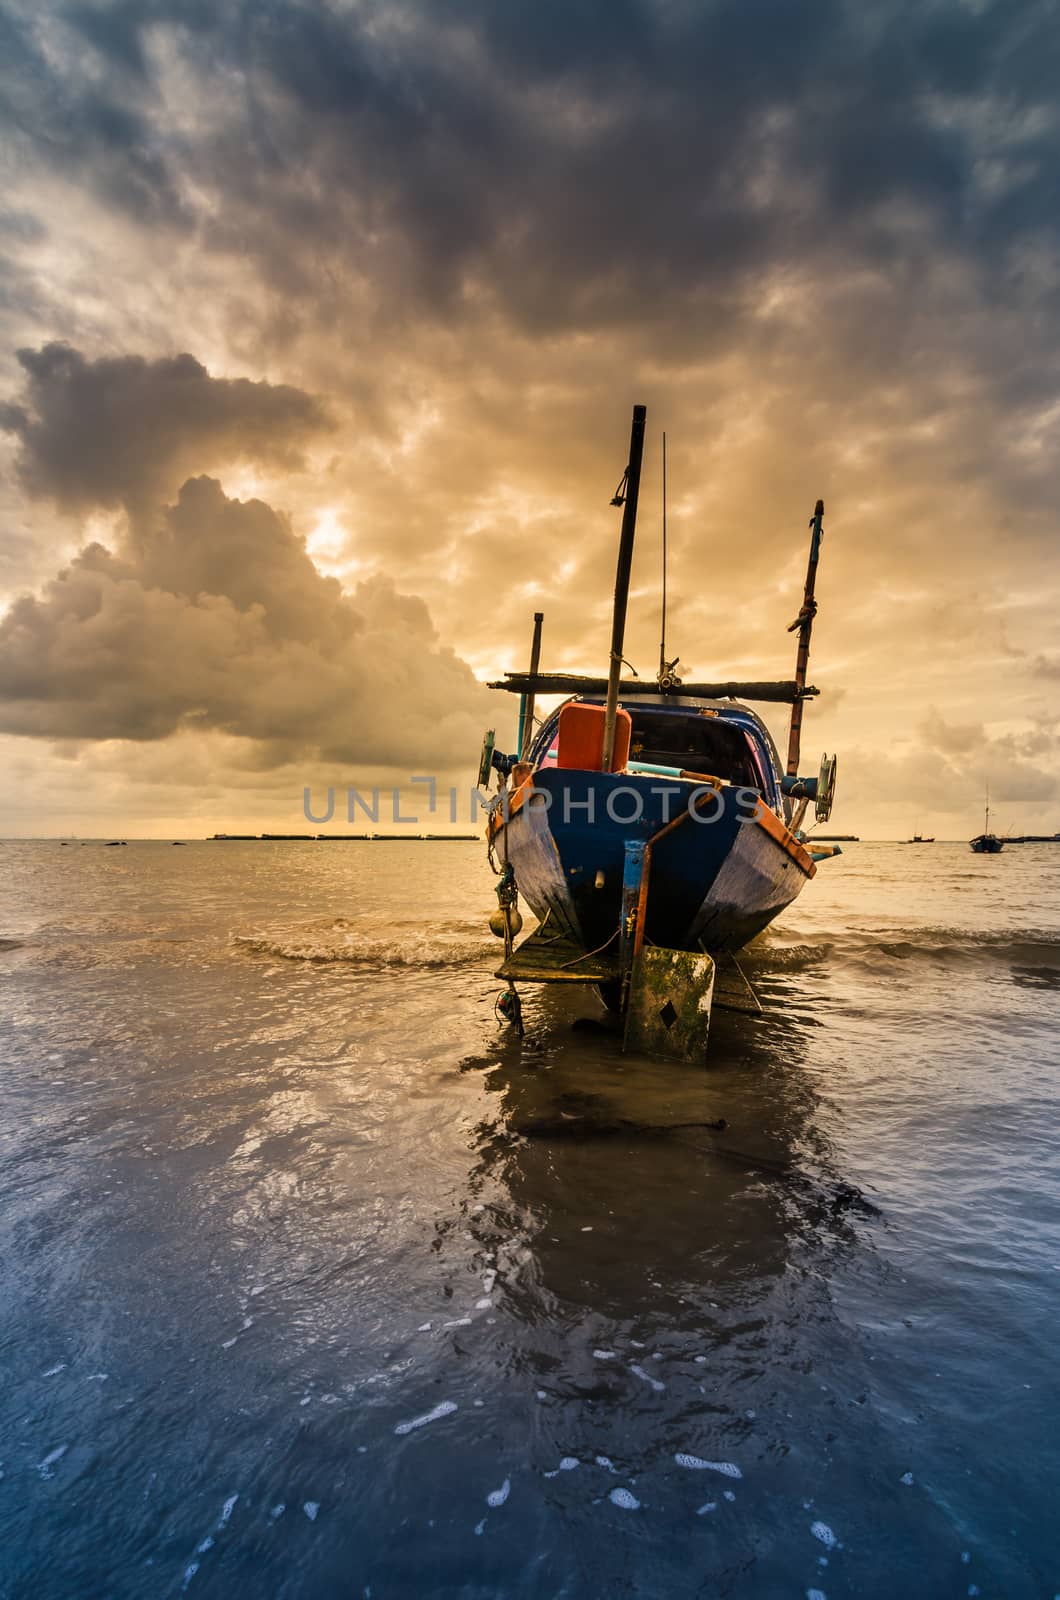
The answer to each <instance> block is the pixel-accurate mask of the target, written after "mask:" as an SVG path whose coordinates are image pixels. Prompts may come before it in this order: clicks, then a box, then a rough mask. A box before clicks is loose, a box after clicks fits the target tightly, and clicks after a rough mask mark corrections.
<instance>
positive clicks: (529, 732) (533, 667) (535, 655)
mask: <svg viewBox="0 0 1060 1600" xmlns="http://www.w3.org/2000/svg"><path fill="white" fill-rule="evenodd" d="M544 620H545V614H544V612H543V611H535V612H534V636H533V639H532V641H531V644H530V676H531V678H536V677H537V669H538V667H539V666H540V665H541V624H542V623H543V622H544ZM533 738H534V691H533V689H528V690H527V691H526V693H525V694H524V695H523V701H522V705H521V706H520V707H519V760H520V761H522V760H524V759H525V757H526V753H527V751H528V750H529V748H530V746H531V744H532V743H533Z"/></svg>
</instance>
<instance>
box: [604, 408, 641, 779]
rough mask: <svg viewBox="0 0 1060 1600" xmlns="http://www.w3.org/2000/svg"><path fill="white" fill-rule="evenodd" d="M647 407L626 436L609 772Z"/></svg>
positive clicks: (637, 411)
mask: <svg viewBox="0 0 1060 1600" xmlns="http://www.w3.org/2000/svg"><path fill="white" fill-rule="evenodd" d="M647 415H648V408H647V406H634V407H633V427H632V429H631V431H630V436H629V466H628V467H627V469H626V498H625V504H624V506H623V508H622V533H621V536H620V538H619V541H618V571H617V572H616V574H615V610H614V615H613V618H612V622H611V661H610V667H609V671H608V675H607V705H606V708H605V711H604V749H603V770H604V771H605V772H610V771H611V763H612V761H613V759H614V754H615V720H616V716H617V713H618V685H619V679H620V678H621V676H622V646H623V644H624V642H625V637H626V603H627V601H628V600H629V575H630V571H631V569H632V566H633V536H634V534H635V533H636V531H637V498H638V496H639V494H640V465H641V460H642V458H643V456H644V422H645V419H646V417H647Z"/></svg>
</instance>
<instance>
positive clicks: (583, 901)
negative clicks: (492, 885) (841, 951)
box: [491, 769, 816, 955]
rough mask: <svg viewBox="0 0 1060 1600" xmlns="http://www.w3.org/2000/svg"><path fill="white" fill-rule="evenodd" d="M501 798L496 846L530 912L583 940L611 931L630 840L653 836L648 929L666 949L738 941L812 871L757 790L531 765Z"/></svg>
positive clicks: (593, 941) (710, 948)
mask: <svg viewBox="0 0 1060 1600" xmlns="http://www.w3.org/2000/svg"><path fill="white" fill-rule="evenodd" d="M696 796H698V801H697V803H696V805H695V807H694V808H693V809H690V808H689V801H690V799H692V798H694V797H696ZM506 809H507V821H505V819H504V815H503V814H502V812H501V811H500V810H498V811H497V812H496V813H495V814H494V817H493V819H492V822H491V835H492V842H493V849H494V853H495V855H496V856H497V858H498V859H502V860H503V859H505V858H507V859H508V860H510V862H511V864H512V867H513V868H514V871H515V878H516V882H517V884H518V887H519V892H520V894H521V895H522V897H523V899H524V900H525V901H526V903H527V905H529V907H530V908H531V910H532V911H533V912H534V913H535V915H536V916H537V917H538V918H539V919H541V920H542V921H544V920H545V919H546V918H548V919H549V925H550V927H552V928H553V929H554V930H555V932H557V933H559V934H562V935H563V937H564V938H566V939H569V940H571V941H572V942H574V943H575V944H577V945H578V946H580V947H581V948H582V949H585V950H595V949H597V948H599V947H601V946H604V945H606V944H607V943H609V942H610V941H611V940H613V939H615V937H616V935H617V932H618V929H619V925H620V921H621V906H622V876H623V864H624V858H625V850H626V842H627V840H642V841H645V842H649V841H651V840H653V839H655V840H656V842H655V843H654V844H653V845H652V856H651V876H650V891H649V893H648V898H647V905H646V911H645V916H646V920H645V936H646V938H647V940H648V941H649V943H651V944H654V945H661V946H665V947H667V948H669V949H674V950H705V951H706V952H707V953H709V954H711V955H716V954H719V953H721V952H722V951H727V950H728V951H732V950H738V949H739V948H740V947H741V946H742V945H744V944H746V943H747V942H748V940H749V939H753V938H754V936H755V935H756V934H757V933H760V932H761V931H762V929H763V928H765V927H766V926H767V925H768V924H769V923H770V922H772V920H773V918H774V917H775V916H777V915H778V913H779V912H781V911H783V909H784V908H785V906H788V905H790V904H791V902H792V901H793V900H794V899H795V897H796V896H797V895H798V894H799V893H800V891H801V890H802V888H803V886H804V885H805V884H806V882H807V880H808V879H809V878H811V877H813V875H814V873H815V871H816V866H815V864H814V861H813V859H812V857H811V856H810V855H809V853H808V852H807V851H806V850H805V849H804V848H803V846H802V845H801V844H800V843H799V841H798V840H797V839H796V838H795V836H794V835H793V834H792V833H791V832H790V831H789V830H788V829H787V828H786V827H785V825H784V823H783V822H782V821H781V820H780V818H779V817H778V816H777V815H776V813H775V812H773V811H772V810H770V808H769V807H768V806H767V805H766V804H765V803H764V801H763V800H762V799H761V797H760V796H759V795H757V794H756V793H755V792H754V791H753V790H748V789H743V788H736V787H732V786H729V785H722V786H721V787H720V788H719V789H717V790H716V791H714V792H713V793H711V792H710V791H707V790H704V789H702V788H700V789H697V788H696V786H695V785H692V784H683V785H677V784H674V783H667V782H666V780H664V779H660V778H657V777H652V776H650V775H640V774H630V773H603V772H585V771H579V770H571V769H563V770H556V769H552V770H548V769H539V770H538V771H536V772H535V773H534V774H533V777H532V779H528V780H527V781H526V782H525V783H523V784H522V785H521V786H520V788H518V789H517V790H516V791H515V792H514V794H512V795H511V797H510V799H509V802H508V806H507V808H506ZM678 818H680V819H681V820H680V821H678V822H676V826H669V827H668V825H669V824H674V823H675V820H676V819H678ZM664 829H665V830H667V831H666V832H663V830H664Z"/></svg>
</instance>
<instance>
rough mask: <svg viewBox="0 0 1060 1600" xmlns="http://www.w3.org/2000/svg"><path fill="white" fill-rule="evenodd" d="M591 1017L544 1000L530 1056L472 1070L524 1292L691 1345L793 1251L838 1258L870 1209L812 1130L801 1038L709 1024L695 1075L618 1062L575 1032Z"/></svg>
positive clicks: (691, 1069) (798, 1028) (512, 1054)
mask: <svg viewBox="0 0 1060 1600" xmlns="http://www.w3.org/2000/svg"><path fill="white" fill-rule="evenodd" d="M593 1009H594V1005H593V1002H592V1001H591V1000H585V999H581V1000H579V999H578V998H575V997H571V996H570V995H568V994H555V993H548V992H546V993H545V994H544V995H543V997H542V998H541V999H540V1000H539V1001H538V1002H537V1005H536V1008H535V1010H534V1012H533V1014H532V1021H531V1030H530V1031H531V1044H532V1045H534V1044H536V1045H538V1046H539V1048H536V1049H534V1048H531V1049H529V1050H527V1049H522V1050H521V1049H520V1048H519V1047H518V1046H517V1045H516V1044H514V1043H509V1044H508V1045H507V1046H505V1047H502V1049H501V1050H500V1051H499V1053H498V1055H497V1056H496V1057H495V1058H493V1060H492V1061H491V1060H490V1059H489V1058H484V1059H478V1060H475V1059H472V1060H469V1061H467V1062H466V1063H465V1070H482V1071H483V1072H484V1074H485V1083H486V1086H487V1088H488V1089H489V1091H490V1093H491V1095H493V1096H494V1097H495V1104H496V1115H495V1116H494V1117H493V1118H492V1119H490V1120H488V1121H485V1122H483V1123H482V1124H481V1125H480V1127H479V1128H478V1130H477V1147H478V1156H479V1170H480V1174H481V1175H483V1176H485V1175H487V1174H488V1175H489V1176H491V1177H493V1178H500V1179H501V1180H502V1181H503V1184H504V1186H505V1188H506V1190H507V1192H508V1194H509V1195H510V1198H511V1203H512V1207H513V1210H514V1211H515V1212H516V1213H517V1214H518V1215H519V1216H520V1218H521V1219H522V1226H523V1232H524V1237H525V1239H526V1242H527V1243H528V1244H529V1246H530V1247H531V1249H532V1252H533V1256H534V1262H535V1271H534V1274H533V1288H532V1291H531V1292H532V1293H534V1294H542V1293H545V1294H548V1295H549V1296H551V1297H554V1298H555V1299H556V1300H557V1301H560V1302H564V1303H566V1304H568V1305H571V1306H589V1307H591V1308H592V1309H593V1310H594V1312H595V1313H597V1314H606V1315H608V1316H611V1317H614V1318H616V1319H624V1320H626V1321H635V1320H636V1319H637V1318H640V1317H644V1316H649V1315H650V1316H651V1317H655V1318H657V1317H659V1316H662V1315H665V1316H666V1317H667V1318H672V1317H674V1316H676V1317H677V1318H678V1322H679V1324H680V1325H687V1326H688V1327H689V1329H692V1328H695V1330H696V1332H697V1333H699V1332H702V1328H703V1320H702V1319H703V1318H704V1317H705V1318H706V1320H707V1322H708V1323H709V1321H710V1320H711V1318H710V1314H711V1312H713V1311H717V1309H718V1308H719V1307H724V1306H726V1305H728V1304H730V1303H735V1302H737V1301H738V1302H739V1303H741V1304H744V1305H746V1304H747V1303H748V1301H749V1300H751V1299H753V1297H754V1295H755V1294H756V1293H758V1292H762V1291H764V1289H765V1287H766V1286H767V1285H768V1283H769V1282H770V1281H771V1280H773V1279H776V1278H777V1277H779V1276H780V1275H781V1274H783V1272H784V1271H785V1269H786V1268H787V1266H788V1265H789V1263H790V1259H791V1255H792V1251H793V1248H794V1246H795V1245H796V1244H797V1243H798V1244H801V1245H803V1246H806V1245H807V1244H810V1243H812V1245H813V1247H814V1248H815V1249H816V1250H818V1251H820V1250H822V1249H825V1248H828V1247H830V1246H832V1245H834V1244H836V1243H841V1242H843V1241H844V1240H847V1239H848V1237H849V1229H848V1223H847V1218H848V1216H849V1214H850V1212H851V1211H852V1210H853V1211H855V1212H861V1213H862V1214H867V1213H868V1212H869V1211H871V1206H870V1203H869V1202H868V1201H867V1200H865V1199H864V1197H862V1196H861V1195H860V1194H859V1193H858V1191H857V1190H856V1189H855V1188H854V1187H853V1186H852V1185H850V1184H848V1183H846V1182H845V1181H844V1180H843V1179H842V1177H841V1175H840V1174H839V1172H838V1171H837V1169H836V1166H835V1163H834V1159H833V1157H832V1155H831V1152H830V1151H829V1149H828V1148H827V1144H826V1141H825V1140H824V1138H823V1136H822V1135H821V1133H820V1131H819V1129H818V1128H817V1126H816V1124H815V1120H814V1110H815V1106H816V1101H817V1094H816V1089H815V1087H814V1086H813V1083H812V1081H811V1080H810V1079H809V1078H808V1077H807V1075H806V1074H805V1073H804V1072H803V1071H802V1070H801V1057H802V1050H803V1031H804V1026H805V1025H804V1024H803V1023H801V1022H799V1021H798V1020H792V1019H791V1018H790V1017H785V1018H784V1019H783V1020H782V1022H778V1021H776V1020H772V1019H770V1018H769V1017H758V1016H754V1017H751V1016H747V1015H742V1014H739V1013H732V1014H728V1015H725V1016H719V1018H718V1019H717V1020H716V1023H715V1030H714V1037H713V1039H712V1050H711V1057H710V1062H709V1065H707V1066H705V1067H703V1066H688V1065H675V1064H674V1063H670V1062H665V1063H663V1062H658V1061H652V1060H648V1059H640V1058H635V1057H624V1056H623V1055H622V1052H621V1049H620V1041H619V1039H618V1037H617V1036H615V1035H612V1034H610V1033H608V1032H606V1031H601V1032H600V1033H597V1032H595V1031H591V1032H585V1031H582V1030H581V1029H579V1028H578V1027H577V1026H576V1023H577V1021H578V1020H579V1019H580V1017H582V1016H584V1015H585V1014H586V1013H587V1012H592V1011H593ZM509 1289H510V1291H511V1292H517V1290H516V1289H515V1286H512V1285H509Z"/></svg>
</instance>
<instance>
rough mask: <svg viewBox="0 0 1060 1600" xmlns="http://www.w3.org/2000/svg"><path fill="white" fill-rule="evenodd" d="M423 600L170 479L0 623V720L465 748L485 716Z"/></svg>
mask: <svg viewBox="0 0 1060 1600" xmlns="http://www.w3.org/2000/svg"><path fill="white" fill-rule="evenodd" d="M485 698H486V697H485V693H484V691H483V690H482V688H481V686H480V685H479V684H477V683H476V681H475V679H474V677H473V675H472V673H471V671H470V669H469V668H468V667H467V666H466V665H465V664H464V663H463V662H462V661H460V660H459V659H458V657H457V656H456V655H455V654H454V653H453V652H452V651H451V650H449V649H447V648H445V647H444V646H442V645H441V644H440V643H439V641H438V638H437V635H436V633H435V630H434V627H433V625H432V623H431V619H430V615H429V613H428V611H427V608H426V606H425V605H424V604H423V602H422V601H420V600H418V599H416V598H414V597H410V596H407V595H401V594H399V593H398V592H397V591H396V590H395V588H394V586H393V584H392V583H391V582H390V581H389V580H387V579H385V578H374V579H371V580H369V581H366V582H364V583H362V584H360V585H358V586H357V588H356V589H355V590H354V591H353V593H352V594H346V593H344V591H343V590H342V588H341V587H340V585H339V584H338V583H337V582H336V581H335V580H334V579H331V578H325V577H323V576H321V574H320V573H319V572H318V571H317V570H316V568H315V567H314V565H313V563H312V562H311V561H310V559H309V558H308V556H307V555H306V552H305V547H304V544H303V543H302V541H301V540H300V539H299V538H298V536H297V535H296V534H295V533H294V531H293V529H292V528H291V526H290V523H289V522H288V520H287V519H286V518H285V517H283V516H282V515H280V514H279V513H278V512H276V511H274V510H273V509H272V508H271V507H270V506H267V505H265V504H264V503H262V502H261V501H249V502H241V501H237V500H231V499H229V498H228V497H227V496H226V495H225V494H224V492H223V490H222V489H221V486H220V484H219V483H217V482H216V481H214V480H212V479H209V478H197V479H193V480H190V481H189V482H187V483H186V484H185V485H184V487H183V488H182V490H181V492H180V495H179V497H178V499H177V501H176V503H175V504H174V505H172V506H169V507H167V508H165V509H164V510H163V511H162V512H161V513H160V514H159V515H158V516H157V518H156V519H155V520H154V522H153V523H152V524H151V525H150V526H149V527H142V526H141V527H139V528H138V529H137V532H136V534H135V537H133V538H131V539H130V540H129V543H128V545H127V547H126V548H125V549H124V550H122V551H119V552H118V553H112V552H110V551H109V550H107V549H106V548H104V547H103V546H102V545H99V544H92V545H89V546H88V548H87V549H86V550H84V551H83V552H82V553H81V554H80V555H79V556H78V557H77V558H76V560H74V561H73V562H72V563H71V564H70V566H69V567H68V568H66V569H65V570H64V571H63V572H61V573H60V574H59V575H58V576H57V577H56V578H55V579H53V580H52V581H51V582H50V583H49V584H48V585H47V586H46V588H45V591H44V593H43V595H42V596H40V597H33V596H26V597H23V598H21V599H20V600H18V601H16V602H15V604H14V605H13V606H12V607H11V608H10V610H9V611H8V613H7V615H6V616H5V617H4V618H3V620H2V621H0V731H3V732H7V733H17V734H26V735H34V736H38V737H39V736H44V737H49V738H53V739H80V740H84V739H88V740H101V739H132V740H153V739H163V738H166V737H167V736H168V735H170V734H173V733H176V732H178V731H180V730H185V729H189V728H199V729H209V730H220V731H222V732H225V733H228V734H234V735H238V736H239V737H241V738H243V739H249V740H254V741H257V742H258V746H259V751H258V760H259V761H260V763H261V764H262V765H265V766H267V765H269V764H280V763H282V762H288V761H291V760H293V759H295V758H297V757H299V756H304V757H306V758H310V757H312V758H322V759H325V760H331V761H335V762H345V763H356V764H363V765H366V766H379V767H395V768H399V769H405V770H407V769H408V768H409V765H410V763H411V764H413V765H417V766H419V765H422V764H424V763H432V762H433V763H434V764H435V766H436V767H437V768H439V769H440V770H450V769H451V767H452V766H453V765H454V764H459V765H465V764H468V763H469V762H470V759H471V757H472V755H473V752H474V750H475V749H477V745H478V740H479V737H480V733H481V723H482V721H483V718H484V716H485V714H486V710H487V707H486V705H485V703H484V702H485Z"/></svg>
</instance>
